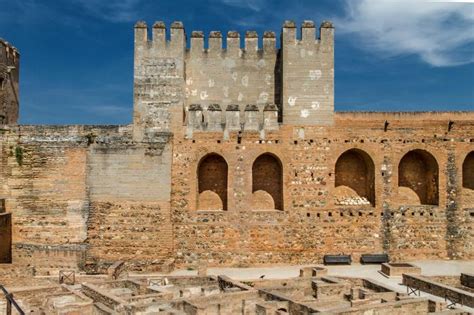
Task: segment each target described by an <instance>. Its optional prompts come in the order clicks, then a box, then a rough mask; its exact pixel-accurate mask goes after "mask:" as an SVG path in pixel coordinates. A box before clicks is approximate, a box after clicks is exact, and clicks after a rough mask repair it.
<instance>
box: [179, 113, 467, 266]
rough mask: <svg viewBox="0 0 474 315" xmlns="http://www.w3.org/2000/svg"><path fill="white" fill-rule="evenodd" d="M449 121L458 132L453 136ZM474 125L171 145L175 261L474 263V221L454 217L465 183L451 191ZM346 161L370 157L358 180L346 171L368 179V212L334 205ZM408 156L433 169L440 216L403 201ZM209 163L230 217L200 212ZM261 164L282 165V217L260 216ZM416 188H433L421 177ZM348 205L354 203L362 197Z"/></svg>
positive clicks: (456, 116) (417, 117)
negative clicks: (210, 158) (223, 174)
mask: <svg viewBox="0 0 474 315" xmlns="http://www.w3.org/2000/svg"><path fill="white" fill-rule="evenodd" d="M449 120H451V121H453V122H454V123H453V124H452V128H451V130H450V131H449V132H448V130H447V126H448V121H449ZM472 120H473V115H472V113H393V114H391V113H336V115H335V125H334V126H333V127H327V128H320V127H319V128H318V127H309V126H301V127H299V126H284V125H283V126H281V128H280V130H278V131H274V132H269V133H267V134H266V135H265V138H262V137H261V135H260V134H259V133H251V132H244V133H242V134H239V133H233V134H232V133H231V134H230V138H229V139H224V138H223V134H222V133H210V132H200V133H199V132H195V133H194V134H193V138H192V139H185V138H182V139H179V138H175V139H174V154H173V175H172V176H173V180H172V183H173V189H172V206H171V207H172V211H173V223H174V239H175V247H176V251H177V252H176V254H177V258H178V261H179V262H180V263H184V264H192V263H193V262H196V261H198V260H199V259H203V260H207V261H208V262H209V264H211V265H212V264H214V265H219V264H227V265H239V264H240V265H253V264H272V263H309V262H315V263H319V262H321V258H322V256H323V255H324V254H329V253H336V254H337V253H346V254H352V255H353V259H354V260H358V258H359V255H360V254H362V253H378V252H384V251H385V252H388V253H389V254H390V256H391V258H392V259H393V260H406V259H407V258H410V259H427V258H428V259H436V258H448V257H449V258H465V259H469V258H472V257H473V254H474V252H473V251H472V249H471V248H470V246H471V245H469V244H471V243H472V234H471V232H470V231H471V228H470V227H472V224H473V221H472V217H471V216H470V214H469V212H468V211H462V210H460V209H463V208H472V203H470V202H469V201H468V202H467V204H466V203H464V201H463V198H462V197H461V196H462V195H463V192H464V191H465V190H466V188H463V187H462V183H461V181H455V182H453V183H451V182H450V181H451V178H453V179H454V180H456V178H462V174H461V172H460V168H462V164H463V161H464V159H465V156H467V154H468V153H469V152H471V151H472V150H473V144H472V143H473V142H472V141H473V140H472V139H473V133H472ZM386 121H387V122H388V124H389V125H388V127H387V130H386V131H385V124H386V123H385V122H386ZM353 149H356V150H360V152H364V153H365V154H367V157H366V159H370V160H371V162H372V163H373V167H368V168H365V171H366V172H368V173H367V174H364V175H362V174H358V173H357V171H359V172H360V169H359V168H357V167H353V166H351V165H349V166H347V167H344V168H343V169H342V171H343V172H347V174H346V175H345V176H348V177H350V175H351V170H352V172H355V173H354V175H355V176H357V177H358V178H359V180H363V179H364V178H362V177H364V176H366V177H367V178H373V181H374V184H373V193H374V199H375V203H374V205H373V206H372V205H371V204H370V203H369V204H367V203H365V202H362V203H357V202H356V203H354V204H344V205H340V204H337V201H336V200H335V197H338V196H339V197H340V195H338V194H341V191H340V190H339V188H340V187H336V178H337V177H338V174H335V172H336V161H337V160H338V158H339V157H340V156H341V155H342V154H343V153H344V152H347V151H348V150H353ZM412 150H423V151H426V152H427V153H429V154H430V155H432V156H433V159H434V160H435V163H436V164H437V167H438V169H439V176H438V179H437V180H436V184H437V186H438V192H439V200H438V204H437V205H431V204H421V202H420V200H419V199H416V198H415V199H413V198H408V197H409V196H410V195H409V194H410V193H411V194H414V193H415V192H413V191H412V190H411V189H410V188H406V187H399V185H398V183H399V180H398V177H399V175H398V166H399V163H400V161H401V160H402V158H403V157H404V156H405V155H406V154H407V153H408V152H410V151H412ZM210 153H215V154H219V155H221V156H222V157H223V158H224V159H225V161H226V162H227V164H228V183H227V187H228V189H227V191H228V195H227V198H228V199H227V200H228V201H227V202H228V209H227V211H200V210H203V209H199V208H198V207H196V198H197V187H196V184H195V183H196V182H197V181H198V178H197V172H196V170H197V165H198V162H199V161H200V159H201V158H202V157H203V156H205V155H207V154H210ZM265 153H270V154H272V155H274V156H276V157H277V158H278V159H279V160H281V162H282V165H283V187H284V188H283V192H282V197H283V203H284V207H283V208H284V211H274V210H273V211H268V209H267V211H258V210H260V207H258V203H257V202H256V201H255V200H254V199H253V198H252V194H253V191H252V183H253V177H252V176H253V174H252V165H253V163H254V161H255V160H256V159H257V158H258V157H259V156H260V155H262V154H265ZM351 160H352V159H349V160H348V162H347V163H349V164H350V163H351ZM420 162H421V163H424V162H423V161H420ZM339 171H340V170H339ZM418 180H419V181H420V183H423V182H424V181H425V180H431V177H429V176H428V175H426V174H425V173H423V174H421V175H420V178H419V179H418ZM355 186H356V188H357V186H358V185H355ZM364 191H365V190H364ZM364 191H362V192H364ZM347 192H348V191H344V193H347ZM349 194H355V195H352V196H349V197H352V198H354V197H357V196H359V194H360V191H358V190H352V191H351V190H349ZM407 195H408V196H407ZM453 205H454V206H453ZM457 222H462V223H463V224H461V225H459V224H457ZM451 235H453V236H451Z"/></svg>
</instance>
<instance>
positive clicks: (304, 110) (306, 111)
mask: <svg viewBox="0 0 474 315" xmlns="http://www.w3.org/2000/svg"><path fill="white" fill-rule="evenodd" d="M300 116H301V117H302V118H307V117H308V116H309V110H307V109H302V110H301V114H300Z"/></svg>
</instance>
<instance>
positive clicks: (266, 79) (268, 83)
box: [265, 74, 272, 85]
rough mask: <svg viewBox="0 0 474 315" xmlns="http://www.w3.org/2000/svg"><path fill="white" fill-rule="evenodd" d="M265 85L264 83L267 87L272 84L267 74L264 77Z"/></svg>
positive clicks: (270, 77)
mask: <svg viewBox="0 0 474 315" xmlns="http://www.w3.org/2000/svg"><path fill="white" fill-rule="evenodd" d="M265 83H266V84H267V85H270V84H272V76H271V75H269V74H267V75H266V76H265Z"/></svg>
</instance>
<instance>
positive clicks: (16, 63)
mask: <svg viewBox="0 0 474 315" xmlns="http://www.w3.org/2000/svg"><path fill="white" fill-rule="evenodd" d="M19 74H20V54H19V52H18V50H17V49H16V48H15V47H13V46H12V45H10V43H8V42H6V41H4V40H3V39H1V38H0V124H2V125H11V124H16V123H17V121H18V111H19V103H20V99H19V95H20V94H19Z"/></svg>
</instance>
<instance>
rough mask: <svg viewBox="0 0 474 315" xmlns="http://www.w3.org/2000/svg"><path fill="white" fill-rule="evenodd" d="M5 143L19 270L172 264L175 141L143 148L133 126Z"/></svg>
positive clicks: (32, 130) (13, 133) (40, 132)
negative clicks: (121, 263)
mask: <svg viewBox="0 0 474 315" xmlns="http://www.w3.org/2000/svg"><path fill="white" fill-rule="evenodd" d="M2 137H3V138H2V155H1V161H2V167H1V175H2V176H1V178H2V182H3V183H4V184H3V185H2V186H1V192H0V193H1V196H2V197H3V198H5V199H6V207H7V209H8V210H10V211H11V213H12V221H13V233H12V234H13V242H12V243H13V245H12V246H13V247H12V251H13V263H15V264H20V265H22V264H23V265H27V264H31V263H32V262H34V264H35V265H36V266H38V268H39V269H38V270H40V271H41V272H43V271H44V272H45V273H47V272H48V270H47V269H48V268H49V269H57V268H73V269H74V268H78V267H81V268H82V267H84V265H85V264H89V265H90V264H93V265H94V264H107V263H109V264H110V263H112V262H114V261H116V260H119V259H122V260H125V261H126V262H127V264H129V265H130V268H135V269H139V268H142V265H145V266H148V267H149V268H157V267H156V266H159V265H161V263H162V262H163V260H165V259H168V258H170V257H172V256H173V255H172V244H173V242H172V229H171V224H170V207H169V205H170V189H171V186H170V180H171V176H170V174H171V147H170V141H169V137H170V135H169V134H167V133H161V134H160V135H159V136H156V137H155V138H154V141H153V143H145V144H143V143H137V142H134V141H133V140H132V128H131V126H94V127H91V126H62V127H59V126H21V127H18V128H10V129H9V130H7V131H6V132H5V133H4V134H3V135H2Z"/></svg>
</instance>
